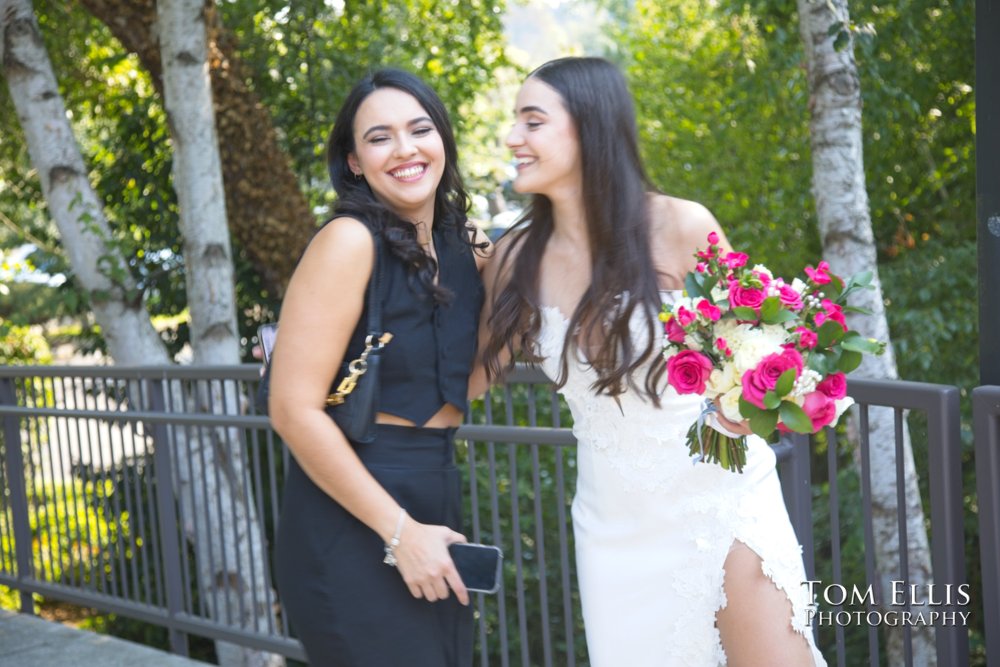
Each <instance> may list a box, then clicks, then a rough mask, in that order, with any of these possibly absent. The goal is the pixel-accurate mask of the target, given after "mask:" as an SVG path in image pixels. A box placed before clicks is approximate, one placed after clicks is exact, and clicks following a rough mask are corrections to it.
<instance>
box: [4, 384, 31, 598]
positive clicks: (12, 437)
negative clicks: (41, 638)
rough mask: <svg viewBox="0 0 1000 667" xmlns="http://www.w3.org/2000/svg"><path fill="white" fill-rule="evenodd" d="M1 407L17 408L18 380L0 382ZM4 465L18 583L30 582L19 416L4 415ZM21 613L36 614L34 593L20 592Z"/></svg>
mask: <svg viewBox="0 0 1000 667" xmlns="http://www.w3.org/2000/svg"><path fill="white" fill-rule="evenodd" d="M0 405H9V406H12V407H14V406H16V405H17V394H16V393H15V391H14V380H13V379H11V378H0ZM3 438H4V445H5V446H4V463H5V464H6V466H7V475H6V478H7V488H8V489H9V490H10V510H11V515H12V519H13V522H14V559H15V561H16V562H17V579H18V581H28V580H30V579H33V578H34V576H35V563H34V559H33V556H32V553H31V543H32V539H31V522H30V521H29V520H28V492H27V488H26V487H25V484H24V452H22V451H21V420H20V419H18V417H17V416H16V415H4V417H3ZM19 593H20V596H21V613H23V614H34V613H35V603H34V601H33V600H32V599H31V592H30V591H26V590H24V589H23V588H19Z"/></svg>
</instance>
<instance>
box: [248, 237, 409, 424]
mask: <svg viewBox="0 0 1000 667" xmlns="http://www.w3.org/2000/svg"><path fill="white" fill-rule="evenodd" d="M372 238H373V239H374V241H375V265H374V268H373V269H372V277H371V279H370V280H369V281H368V291H367V295H366V297H365V303H366V306H367V309H368V319H367V322H366V331H367V335H366V336H365V349H364V350H362V352H361V354H360V355H358V357H357V358H356V359H352V360H351V361H348V362H346V363H344V364H343V365H342V366H341V369H340V373H339V374H338V376H337V379H336V380H335V381H334V385H333V386H334V387H336V389H334V390H333V391H331V392H330V395H329V396H327V398H326V413H327V414H328V415H330V417H332V418H333V421H335V422H337V426H339V427H340V430H341V431H343V432H344V435H345V436H346V437H347V439H348V440H351V441H353V442H358V443H362V444H369V443H371V442H373V441H374V440H375V413H376V411H377V410H378V396H379V391H378V390H379V364H380V362H381V352H382V349H383V348H384V347H385V346H386V345H387V344H388V343H389V341H390V340H392V334H391V333H389V332H387V331H382V290H381V288H382V262H381V255H382V252H381V251H382V244H381V238H380V237H379V236H378V235H377V234H373V235H372ZM257 334H258V340H259V341H260V345H261V349H262V351H263V354H264V375H263V376H262V377H261V379H260V383H259V384H258V385H257V395H256V401H255V402H256V406H257V411H258V412H260V413H263V414H266V413H267V400H268V395H269V391H270V375H271V366H270V360H271V350H272V349H273V348H274V342H275V340H276V338H277V334H278V325H277V324H264V325H261V327H260V328H259V329H258V331H257Z"/></svg>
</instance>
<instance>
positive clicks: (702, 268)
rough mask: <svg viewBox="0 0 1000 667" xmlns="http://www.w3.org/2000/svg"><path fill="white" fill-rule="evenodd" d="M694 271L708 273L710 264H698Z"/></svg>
mask: <svg viewBox="0 0 1000 667" xmlns="http://www.w3.org/2000/svg"><path fill="white" fill-rule="evenodd" d="M694 270H695V271H697V272H698V273H705V272H706V271H708V264H706V263H705V262H698V263H697V264H695V267H694Z"/></svg>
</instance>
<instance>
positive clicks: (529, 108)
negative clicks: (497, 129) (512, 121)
mask: <svg viewBox="0 0 1000 667" xmlns="http://www.w3.org/2000/svg"><path fill="white" fill-rule="evenodd" d="M532 112H535V113H540V114H542V115H543V116H548V115H549V114H548V112H547V111H545V109H543V108H542V107H537V106H526V107H521V109H520V110H517V109H515V110H514V115H515V116H516V115H517V114H526V113H532Z"/></svg>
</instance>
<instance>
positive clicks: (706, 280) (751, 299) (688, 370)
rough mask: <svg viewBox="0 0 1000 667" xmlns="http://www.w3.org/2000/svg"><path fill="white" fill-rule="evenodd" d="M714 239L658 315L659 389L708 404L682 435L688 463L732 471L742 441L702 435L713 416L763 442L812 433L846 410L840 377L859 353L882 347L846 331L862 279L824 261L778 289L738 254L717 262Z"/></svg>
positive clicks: (866, 284) (709, 430)
mask: <svg viewBox="0 0 1000 667" xmlns="http://www.w3.org/2000/svg"><path fill="white" fill-rule="evenodd" d="M718 241H719V238H718V235H716V234H715V233H714V232H713V233H712V234H709V236H708V243H709V246H708V249H707V250H705V251H700V252H698V253H697V254H696V256H697V258H698V260H699V261H698V265H697V268H696V270H695V271H693V272H691V273H689V274H688V275H687V277H686V280H685V296H684V297H683V298H681V299H678V300H677V302H676V303H674V304H673V305H671V306H666V305H665V306H663V311H662V312H661V314H660V319H661V320H662V321H663V323H664V331H665V334H666V336H665V343H664V350H663V356H664V358H665V359H666V362H667V383H668V384H669V385H670V386H672V387H673V388H674V389H675V390H676V391H677V393H679V394H698V395H701V396H704V397H705V398H706V399H708V404H707V407H706V410H705V412H704V413H702V416H701V418H699V420H698V421H697V422H695V423H694V424H692V426H691V429H690V430H689V431H688V435H687V445H688V449H689V451H690V452H691V455H692V456H695V457H699V458H700V460H703V461H705V462H716V463H718V464H719V465H721V466H722V467H724V468H727V469H729V470H733V471H737V472H742V471H743V466H744V465H745V463H746V438H745V437H743V436H735V435H733V434H727V433H723V432H720V431H719V430H717V429H716V428H713V427H712V426H711V421H712V417H713V415H712V414H711V413H712V412H715V411H716V410H719V411H721V413H722V415H723V416H724V417H726V419H728V420H730V421H733V422H741V421H743V420H749V426H750V429H751V430H752V431H753V432H754V433H755V434H757V435H759V436H762V437H767V436H769V435H770V434H771V433H773V432H774V430H775V429H778V430H780V431H794V432H797V433H816V432H817V431H819V430H820V429H821V428H823V427H824V426H827V425H829V424H832V423H834V422H835V421H836V420H837V419H838V418H839V417H840V415H842V414H843V412H844V411H845V410H846V409H847V408H848V407H850V405H851V404H852V403H853V401H852V400H851V399H850V398H848V397H847V380H846V377H845V374H846V373H849V372H851V371H852V370H854V369H855V368H857V367H858V364H860V363H861V355H862V354H863V353H872V354H881V352H882V351H883V349H884V348H885V345H884V344H883V343H880V342H878V341H875V340H872V339H869V338H864V337H863V336H861V334H859V333H858V332H856V331H852V330H850V329H848V328H847V322H846V320H845V319H844V313H845V312H846V311H848V310H854V311H857V310H858V309H854V308H851V307H849V306H846V305H845V304H846V300H847V297H848V295H849V294H851V292H853V291H855V290H857V289H866V288H870V286H871V278H872V276H871V274H870V273H865V274H859V275H856V276H853V277H851V278H850V279H848V280H847V281H846V282H845V281H844V280H843V279H841V278H840V277H839V276H836V275H834V274H832V273H830V267H829V265H828V264H827V263H826V262H820V263H819V264H818V266H816V267H815V268H813V267H811V266H809V267H806V268H805V271H804V275H803V276H802V277H801V278H795V279H794V280H793V281H792V282H790V283H788V282H786V281H784V280H783V279H781V278H778V277H775V276H774V275H773V274H772V273H771V271H770V270H769V269H768V268H767V267H765V266H762V265H759V264H758V265H756V266H753V267H750V266H749V258H748V257H747V255H745V254H743V253H737V252H730V253H727V254H725V255H723V254H722V249H721V248H720V247H719V246H718V245H717V244H718Z"/></svg>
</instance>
